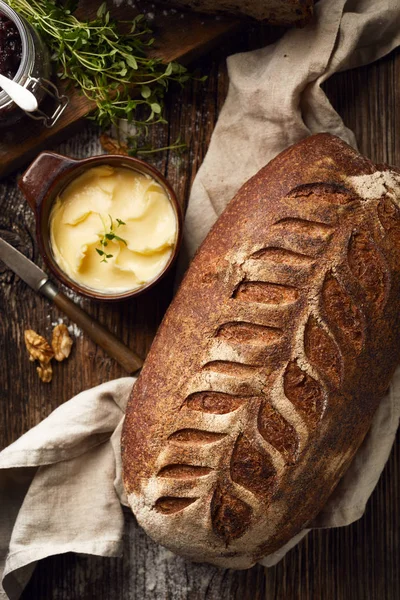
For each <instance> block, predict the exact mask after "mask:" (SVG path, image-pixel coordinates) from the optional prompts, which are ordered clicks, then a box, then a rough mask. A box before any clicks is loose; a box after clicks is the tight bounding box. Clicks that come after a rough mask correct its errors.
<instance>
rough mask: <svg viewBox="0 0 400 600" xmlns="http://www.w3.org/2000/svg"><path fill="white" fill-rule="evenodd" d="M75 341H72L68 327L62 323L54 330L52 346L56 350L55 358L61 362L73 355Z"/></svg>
mask: <svg viewBox="0 0 400 600" xmlns="http://www.w3.org/2000/svg"><path fill="white" fill-rule="evenodd" d="M72 344H73V341H72V340H71V338H70V336H69V333H68V329H67V327H66V325H64V324H63V323H61V325H57V326H56V327H54V329H53V338H52V340H51V345H52V347H53V350H54V358H55V359H56V360H58V361H59V362H61V361H62V360H64V359H65V358H68V356H69V355H70V353H71V347H72Z"/></svg>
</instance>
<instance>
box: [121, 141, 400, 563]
mask: <svg viewBox="0 0 400 600" xmlns="http://www.w3.org/2000/svg"><path fill="white" fill-rule="evenodd" d="M399 359H400V174H399V172H397V171H393V170H391V169H390V168H389V167H387V166H377V165H374V164H373V163H372V162H371V161H369V160H367V159H365V158H362V157H361V156H359V155H358V154H357V153H356V152H355V151H354V150H353V149H352V148H350V147H349V146H348V145H347V144H345V143H344V142H342V141H341V140H340V139H338V138H336V137H333V136H331V135H328V134H321V135H316V136H312V137H310V138H308V139H305V140H303V141H301V142H300V143H298V144H296V145H294V146H292V147H290V148H289V149H287V150H286V151H285V152H283V153H282V154H280V155H279V156H278V157H277V158H275V159H274V160H273V161H272V162H271V163H269V164H268V165H267V166H266V167H264V168H263V169H262V170H261V171H260V172H259V173H258V174H257V175H255V176H254V177H253V178H252V179H250V181H248V182H247V183H246V184H245V185H244V186H243V187H242V189H241V190H240V191H239V192H238V194H237V195H236V197H235V198H234V199H233V200H232V202H231V203H230V204H229V206H228V207H227V209H226V210H225V212H224V213H223V214H222V216H221V217H220V218H219V220H218V221H217V223H216V224H215V226H214V227H213V229H212V231H211V232H210V233H209V235H208V237H207V239H206V240H205V242H204V243H203V245H202V246H201V248H200V250H199V251H198V253H197V255H196V256H195V258H194V260H193V262H192V265H191V267H190V268H189V270H188V272H187V274H186V277H185V279H184V281H183V283H182V285H181V287H180V289H179V291H178V293H177V295H176V297H175V299H174V301H173V302H172V304H171V307H170V308H169V310H168V312H167V314H166V316H165V318H164V321H163V323H162V325H161V327H160V329H159V331H158V333H157V336H156V338H155V341H154V343H153V346H152V348H151V351H150V353H149V356H148V357H147V360H146V363H145V366H144V368H143V371H142V373H141V375H140V377H139V380H138V381H137V383H136V385H135V387H134V389H133V392H132V396H131V398H130V401H129V404H128V409H127V413H126V420H125V425H124V430H123V437H122V447H123V466H124V482H125V487H126V491H127V494H128V499H129V503H130V505H131V507H132V510H133V512H134V514H135V515H136V517H137V519H138V521H139V523H140V524H141V525H142V527H143V528H144V529H145V530H146V531H147V533H148V534H149V535H150V536H151V537H152V538H153V539H155V540H157V541H158V542H160V543H161V544H163V545H165V546H167V547H168V548H170V549H171V550H173V551H174V552H177V553H178V554H182V555H184V556H186V557H189V558H191V559H193V560H196V561H207V562H210V563H213V564H216V565H220V566H224V567H233V568H247V567H250V566H251V565H252V564H253V563H254V562H256V561H257V560H258V559H260V558H261V557H262V556H264V555H267V554H269V553H271V552H274V551H276V550H277V549H278V548H279V547H281V546H282V545H283V544H285V543H286V542H287V541H288V540H289V539H290V538H291V537H292V536H294V535H295V534H296V533H298V532H299V531H300V530H301V529H302V528H304V527H306V526H307V524H308V523H309V522H310V521H311V520H312V519H313V518H314V517H315V516H316V515H317V513H318V512H319V511H320V510H321V508H322V507H323V506H324V504H325V503H326V501H327V499H328V497H329V496H330V494H331V493H332V491H333V490H334V488H335V486H336V485H337V483H338V481H339V479H340V478H341V476H342V475H343V473H344V472H345V470H346V469H347V467H348V466H349V463H350V461H351V460H352V458H353V456H354V454H355V452H356V451H357V449H358V447H359V446H360V444H361V442H362V440H363V438H364V436H365V434H366V433H367V431H368V428H369V427H370V424H371V420H372V418H373V415H374V413H375V410H376V408H377V406H378V403H379V400H380V398H381V397H382V395H383V394H384V393H385V391H386V390H387V388H388V386H389V382H390V379H391V377H392V374H393V372H394V369H395V367H396V365H397V363H398V361H399Z"/></svg>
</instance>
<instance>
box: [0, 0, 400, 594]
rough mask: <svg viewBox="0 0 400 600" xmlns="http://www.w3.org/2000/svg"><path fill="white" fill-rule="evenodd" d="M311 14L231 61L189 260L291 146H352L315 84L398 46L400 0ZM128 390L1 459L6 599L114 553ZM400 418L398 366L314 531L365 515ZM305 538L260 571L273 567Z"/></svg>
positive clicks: (328, 2) (71, 407) (84, 398)
mask: <svg viewBox="0 0 400 600" xmlns="http://www.w3.org/2000/svg"><path fill="white" fill-rule="evenodd" d="M316 13H317V15H316V20H315V22H314V23H312V24H311V25H309V26H308V27H306V28H305V29H302V30H293V31H289V32H287V33H286V34H285V36H284V37H283V38H282V39H281V40H280V41H279V42H277V43H276V44H274V45H272V46H269V47H267V48H264V49H262V50H258V51H255V52H250V53H246V54H239V55H237V56H233V57H231V58H230V59H229V60H228V68H229V76H230V88H229V93H228V97H227V100H226V103H225V105H224V107H223V109H222V111H221V115H220V118H219V120H218V123H217V126H216V128H215V132H214V135H213V138H212V141H211V144H210V148H209V152H208V154H207V156H206V158H205V160H204V163H203V165H202V167H201V169H200V171H199V173H198V175H197V178H196V180H195V183H194V186H193V190H192V194H191V198H190V203H189V209H188V214H187V220H186V236H185V237H186V256H190V255H191V254H193V252H194V250H195V249H196V248H197V246H198V244H199V243H200V242H201V241H202V239H203V238H204V236H205V235H206V233H207V231H208V230H209V228H210V227H211V225H212V224H213V223H214V221H215V219H216V218H217V216H218V215H219V214H220V213H221V212H222V210H223V209H224V207H225V206H226V204H227V202H228V201H229V200H230V199H231V197H232V196H233V194H234V193H235V192H236V191H237V189H238V188H239V187H240V185H241V184H242V183H244V181H245V180H246V179H248V178H249V177H250V176H251V175H253V174H254V173H255V172H256V171H257V170H258V169H259V168H260V167H262V166H263V165H264V164H266V163H267V162H268V161H269V160H270V159H271V158H273V157H274V156H275V155H276V154H277V153H279V152H280V151H281V150H283V149H284V148H286V147H287V146H288V145H289V144H291V143H294V142H296V141H298V140H299V139H301V138H303V137H305V136H306V135H309V134H310V133H316V132H318V131H330V132H331V133H335V134H336V135H339V136H340V137H342V138H343V139H345V140H347V141H349V142H350V143H352V144H353V145H355V141H354V137H353V135H352V133H351V132H350V131H349V130H348V129H346V128H345V126H344V125H343V122H342V120H341V119H340V117H339V115H337V113H336V112H335V111H334V110H333V108H332V106H331V105H330V103H329V101H328V99H327V98H326V96H325V94H324V93H323V91H322V90H321V88H320V84H321V83H322V82H323V81H324V80H325V79H327V78H328V77H329V76H330V75H331V74H332V73H334V72H335V71H337V70H340V69H346V68H351V67H355V66H358V65H361V64H365V63H367V62H371V61H373V60H376V59H378V58H380V57H381V56H383V55H384V54H386V53H388V52H390V50H392V49H393V48H395V47H396V46H397V45H399V44H400V6H399V2H398V0H387V1H384V0H381V1H380V2H376V1H375V0H347V1H346V0H336V1H335V2H332V0H321V1H320V2H319V3H318V4H317V10H316ZM133 383H134V379H132V378H124V379H120V380H117V381H113V382H109V383H106V384H103V385H101V386H99V387H97V388H94V389H92V390H88V391H86V392H83V393H82V394H79V395H78V396H76V397H75V398H73V399H72V400H70V401H69V402H67V403H65V404H64V405H62V406H60V407H59V408H58V409H57V410H55V411H54V412H53V413H52V414H51V415H50V416H49V417H48V418H47V419H45V421H43V422H42V423H40V424H39V425H38V426H37V427H35V428H33V429H32V430H31V431H29V432H28V433H27V434H25V435H24V436H22V438H20V439H19V440H17V441H16V442H15V443H14V444H12V445H11V446H10V447H8V448H6V449H5V450H4V451H3V452H1V453H0V576H1V574H2V571H3V586H4V589H5V591H6V592H7V595H8V597H9V598H11V599H12V600H14V599H15V600H16V599H17V598H19V596H20V594H21V592H22V590H23V588H24V586H25V585H26V583H27V581H28V580H29V578H30V576H31V574H32V571H33V569H34V566H35V563H36V561H38V560H40V559H41V558H44V557H45V556H49V555H52V554H60V553H63V552H69V551H75V552H81V553H91V554H99V555H102V556H115V555H116V554H118V553H119V552H120V551H121V539H122V530H123V515H122V510H121V504H120V503H122V504H126V499H125V497H124V492H123V487H122V482H121V464H120V451H119V444H120V432H121V425H122V420H123V414H124V411H125V406H126V402H127V398H128V395H129V391H130V389H131V386H132V384H133ZM399 416H400V369H398V370H397V372H396V375H395V377H394V380H393V382H392V385H391V388H390V391H389V393H388V395H387V396H386V397H385V398H384V399H383V400H382V402H381V405H380V407H379V409H378V411H377V414H376V416H375V418H374V422H373V425H372V428H371V430H370V432H369V434H368V436H367V438H366V439H365V441H364V443H363V445H362V447H361V448H360V450H359V452H358V453H357V455H356V458H355V459H354V461H353V463H352V465H351V466H350V468H349V470H348V472H347V473H346V475H345V476H344V478H343V479H342V481H341V482H340V484H339V486H338V488H337V489H336V490H335V493H334V494H333V496H332V498H331V499H330V501H329V502H328V503H327V505H326V507H325V508H324V510H323V511H322V513H321V514H320V515H319V516H318V518H317V519H316V520H315V523H313V524H312V526H315V527H337V526H341V525H347V524H349V523H351V522H353V521H354V520H356V519H358V518H359V517H360V516H361V515H362V514H363V512H364V509H365V505H366V502H367V500H368V498H369V496H370V494H371V492H372V490H373V489H374V487H375V485H376V483H377V481H378V479H379V476H380V474H381V471H382V469H383V467H384V465H385V462H386V460H387V458H388V456H389V453H390V449H391V446H392V444H393V441H394V438H395V435H396V430H397V427H398V422H399ZM306 533H307V532H302V533H301V534H299V536H297V537H296V538H295V539H294V540H292V541H291V542H289V544H287V545H286V546H285V547H284V548H282V549H281V551H279V552H277V553H275V554H274V555H273V556H269V557H267V558H266V559H264V561H263V564H265V565H267V566H270V565H272V564H276V562H278V560H280V559H281V558H282V556H284V554H285V552H287V550H288V549H289V548H290V547H293V546H294V545H295V544H296V543H297V542H298V541H299V539H300V538H301V537H302V536H303V535H305V534H306ZM2 597H4V598H6V597H7V596H6V595H5V593H4V592H1V591H0V598H2Z"/></svg>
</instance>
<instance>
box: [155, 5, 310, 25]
mask: <svg viewBox="0 0 400 600" xmlns="http://www.w3.org/2000/svg"><path fill="white" fill-rule="evenodd" d="M157 1H158V2H161V3H163V4H169V5H171V6H178V7H182V8H191V9H193V10H198V11H200V12H211V13H216V12H227V13H232V14H236V15H247V16H250V17H254V18H255V19H260V20H264V19H265V20H267V21H268V22H269V23H272V24H274V25H294V24H296V25H304V24H305V23H306V22H307V21H309V19H310V17H311V16H312V12H313V6H314V0H157Z"/></svg>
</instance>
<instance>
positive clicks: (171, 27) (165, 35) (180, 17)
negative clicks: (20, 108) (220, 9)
mask: <svg viewBox="0 0 400 600" xmlns="http://www.w3.org/2000/svg"><path fill="white" fill-rule="evenodd" d="M99 4H100V2H99V1H98V0H81V2H80V5H79V10H78V15H79V16H80V18H81V19H82V20H87V19H90V18H95V17H96V11H97V8H98V6H99ZM118 4H119V6H118V5H117V6H113V5H112V3H111V2H109V3H108V5H109V6H110V10H111V12H112V15H113V17H114V18H115V19H116V20H121V19H125V20H127V19H129V18H133V17H135V16H136V15H137V14H140V13H142V14H145V15H147V16H148V18H149V25H150V27H151V28H152V30H153V32H154V34H155V36H156V40H157V42H156V43H155V44H154V46H153V47H152V48H151V50H150V51H149V56H151V57H152V58H157V59H161V60H162V61H163V62H165V63H168V62H170V61H175V60H177V61H180V62H181V63H182V64H187V63H188V62H189V61H191V60H193V59H194V58H196V57H198V56H201V55H202V54H203V53H204V52H206V51H207V50H208V49H209V48H211V47H212V46H214V45H215V44H216V43H217V42H218V40H221V39H223V38H224V37H225V36H227V35H230V34H233V33H234V32H235V31H236V30H238V29H239V27H240V21H239V20H238V19H236V18H233V17H218V18H215V17H214V16H210V15H202V17H201V18H199V17H198V16H196V15H195V14H193V13H188V12H182V11H177V10H174V9H173V10H160V9H157V10H154V5H151V4H150V5H149V3H148V2H142V1H141V0H137V1H136V3H135V4H133V3H124V4H123V5H121V2H119V3H118ZM59 89H60V93H61V94H66V95H67V96H68V97H69V104H68V107H67V108H66V110H65V111H64V113H63V114H62V116H61V117H60V119H59V120H58V121H57V123H56V124H55V125H54V126H53V127H52V128H51V129H46V128H45V127H43V125H42V124H41V123H40V122H39V123H38V122H37V121H33V120H32V119H29V118H28V117H24V118H23V119H22V120H21V121H20V122H19V123H18V125H17V126H13V127H12V128H11V129H6V130H4V131H2V135H1V136H0V178H1V177H4V176H6V175H8V174H9V173H12V172H13V170H15V169H17V168H19V167H21V166H23V165H25V164H27V162H28V161H29V160H30V159H32V158H33V157H34V156H35V155H36V154H37V153H38V152H39V151H41V150H44V149H48V148H50V147H51V145H54V144H56V143H59V142H61V141H62V140H63V139H66V138H67V136H68V135H70V134H72V133H73V132H74V131H76V130H77V128H78V127H79V123H80V121H81V119H82V118H83V117H85V116H86V115H87V114H88V113H90V112H91V111H92V110H93V108H94V106H95V105H94V103H93V102H92V101H91V100H89V99H88V98H86V97H85V96H83V95H81V94H79V92H78V91H77V90H75V89H73V88H72V89H71V88H70V87H68V84H67V83H65V82H62V83H60V84H59ZM42 108H43V109H44V112H46V113H47V114H52V112H53V111H54V103H53V102H52V100H51V99H49V98H46V99H45V101H44V103H43V107H42Z"/></svg>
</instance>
